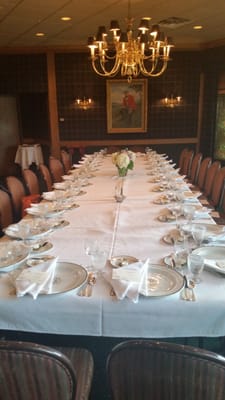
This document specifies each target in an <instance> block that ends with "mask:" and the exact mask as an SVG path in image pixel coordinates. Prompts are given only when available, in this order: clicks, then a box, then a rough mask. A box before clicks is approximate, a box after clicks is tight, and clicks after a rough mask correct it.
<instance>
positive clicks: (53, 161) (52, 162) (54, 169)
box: [49, 156, 64, 183]
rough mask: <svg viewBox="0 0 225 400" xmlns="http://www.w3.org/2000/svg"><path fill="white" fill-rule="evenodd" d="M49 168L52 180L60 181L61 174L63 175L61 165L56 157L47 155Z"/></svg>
mask: <svg viewBox="0 0 225 400" xmlns="http://www.w3.org/2000/svg"><path fill="white" fill-rule="evenodd" d="M49 169H50V172H51V175H52V179H53V182H54V183H55V182H62V176H63V175H64V169H63V165H62V163H61V161H60V160H58V158H55V157H52V156H50V157H49Z"/></svg>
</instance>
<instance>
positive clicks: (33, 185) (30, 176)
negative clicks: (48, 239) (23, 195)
mask: <svg viewBox="0 0 225 400" xmlns="http://www.w3.org/2000/svg"><path fill="white" fill-rule="evenodd" d="M22 174H23V178H24V181H25V183H26V185H27V188H28V190H29V194H40V186H39V182H38V178H37V175H36V174H35V173H34V172H33V171H31V170H30V169H24V170H23V171H22Z"/></svg>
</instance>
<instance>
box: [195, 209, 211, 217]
mask: <svg viewBox="0 0 225 400" xmlns="http://www.w3.org/2000/svg"><path fill="white" fill-rule="evenodd" d="M210 212H211V210H208V209H203V210H199V211H198V210H196V211H195V213H194V218H195V219H204V218H209V213H210Z"/></svg>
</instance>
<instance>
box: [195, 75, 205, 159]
mask: <svg viewBox="0 0 225 400" xmlns="http://www.w3.org/2000/svg"><path fill="white" fill-rule="evenodd" d="M204 88H205V75H204V74H203V73H201V74H200V82H199V99H198V125H197V139H198V142H197V147H196V151H199V149H200V143H201V131H202V120H203V97H204Z"/></svg>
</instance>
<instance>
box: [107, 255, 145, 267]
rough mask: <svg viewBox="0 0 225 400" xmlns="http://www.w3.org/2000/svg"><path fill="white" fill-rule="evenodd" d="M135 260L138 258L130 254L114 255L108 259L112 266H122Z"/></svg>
mask: <svg viewBox="0 0 225 400" xmlns="http://www.w3.org/2000/svg"><path fill="white" fill-rule="evenodd" d="M136 262H138V259H137V258H136V257H132V256H115V257H112V258H111V260H110V264H111V265H112V266H113V267H114V268H120V267H124V266H125V265H129V264H133V263H136Z"/></svg>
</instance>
